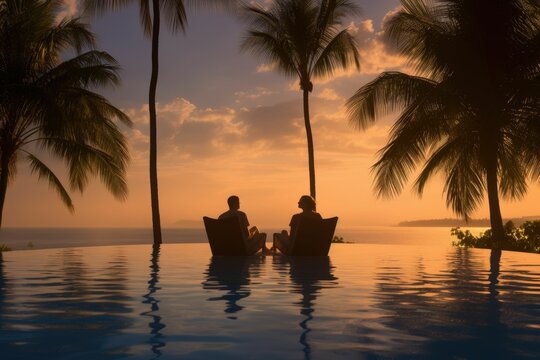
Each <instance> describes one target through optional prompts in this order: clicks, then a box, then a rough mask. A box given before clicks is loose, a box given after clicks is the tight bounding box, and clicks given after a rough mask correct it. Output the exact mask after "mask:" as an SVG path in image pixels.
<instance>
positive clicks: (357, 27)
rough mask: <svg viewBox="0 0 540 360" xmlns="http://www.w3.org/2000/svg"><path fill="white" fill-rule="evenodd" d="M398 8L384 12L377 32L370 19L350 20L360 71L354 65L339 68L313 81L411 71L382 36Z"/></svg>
mask: <svg viewBox="0 0 540 360" xmlns="http://www.w3.org/2000/svg"><path fill="white" fill-rule="evenodd" d="M399 9H400V8H396V9H394V10H391V11H389V12H388V13H386V14H385V16H384V18H383V20H382V23H381V28H382V29H383V30H382V31H379V32H376V31H375V27H374V24H373V20H372V19H367V20H364V21H362V22H360V23H355V22H354V21H352V22H351V23H350V24H349V25H348V27H347V28H348V29H349V31H350V33H351V34H352V35H353V36H354V38H355V40H356V42H357V44H358V49H359V51H358V52H359V55H360V71H358V70H357V69H356V68H354V67H350V68H348V69H346V70H342V69H339V70H337V71H336V72H334V74H332V75H331V76H329V77H327V78H320V79H316V80H315V81H314V83H316V84H327V83H330V82H332V81H334V80H336V79H339V78H350V77H354V76H360V75H378V74H379V73H381V72H383V71H388V70H396V71H404V72H412V69H411V67H410V66H409V65H408V61H407V58H406V57H405V56H402V55H401V54H399V53H398V51H397V49H396V48H395V46H394V45H392V44H390V43H389V42H388V41H387V40H386V39H385V36H384V28H385V24H386V23H387V21H388V20H389V19H390V18H391V17H392V16H393V15H395V14H396V12H397V11H398V10H399Z"/></svg>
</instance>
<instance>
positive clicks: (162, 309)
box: [0, 244, 540, 360]
mask: <svg viewBox="0 0 540 360" xmlns="http://www.w3.org/2000/svg"><path fill="white" fill-rule="evenodd" d="M0 349H1V356H0V357H1V359H5V360H8V359H157V358H160V359H385V358H388V359H395V358H399V359H509V358H517V359H519V358H523V359H537V358H539V356H540V257H539V256H538V255H537V254H522V253H513V252H503V254H502V258H501V259H500V263H497V262H495V263H492V264H490V252H489V251H488V250H480V249H468V250H465V249H458V248H452V247H445V246H441V247H422V246H397V245H367V244H334V245H332V249H331V252H330V256H329V257H322V258H287V257H284V256H277V255H276V256H267V257H262V256H253V257H243V258H242V257H240V258H236V257H232V258H219V257H212V256H211V254H210V250H209V248H208V245H206V244H172V245H163V246H162V247H161V249H159V250H154V249H152V247H151V246H149V245H131V246H109V247H89V248H69V249H54V250H34V251H14V252H9V253H4V255H3V260H2V261H0Z"/></svg>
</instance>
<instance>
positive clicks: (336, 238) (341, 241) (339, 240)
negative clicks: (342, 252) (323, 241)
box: [332, 235, 351, 244]
mask: <svg viewBox="0 0 540 360" xmlns="http://www.w3.org/2000/svg"><path fill="white" fill-rule="evenodd" d="M332 243H333V244H351V242H350V241H345V240H344V239H343V236H337V235H334V237H333V238H332Z"/></svg>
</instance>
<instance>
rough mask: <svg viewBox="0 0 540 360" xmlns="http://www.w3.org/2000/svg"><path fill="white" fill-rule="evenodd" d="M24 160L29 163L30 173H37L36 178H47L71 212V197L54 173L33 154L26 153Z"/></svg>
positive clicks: (72, 209) (72, 208)
mask: <svg viewBox="0 0 540 360" xmlns="http://www.w3.org/2000/svg"><path fill="white" fill-rule="evenodd" d="M26 160H27V161H28V162H29V164H30V170H31V172H32V173H36V174H37V175H38V178H39V179H40V180H41V179H44V180H47V182H48V183H49V186H50V187H51V188H52V189H54V190H55V191H56V193H57V194H58V196H60V199H61V200H62V202H63V203H64V205H66V207H67V208H68V209H69V211H71V212H73V211H74V210H75V209H74V207H73V202H72V201H71V197H70V196H69V194H68V192H67V191H66V189H65V188H64V186H63V185H62V183H61V182H60V180H59V179H58V177H56V175H55V174H54V173H53V171H52V170H51V169H50V168H49V167H47V165H45V164H44V163H43V162H42V161H41V160H39V159H38V158H37V157H35V156H34V155H32V154H30V153H27V154H26Z"/></svg>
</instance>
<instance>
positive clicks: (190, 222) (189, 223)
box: [173, 219, 203, 229]
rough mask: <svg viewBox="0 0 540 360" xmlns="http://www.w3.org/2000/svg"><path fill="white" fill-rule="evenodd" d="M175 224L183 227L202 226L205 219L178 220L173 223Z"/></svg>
mask: <svg viewBox="0 0 540 360" xmlns="http://www.w3.org/2000/svg"><path fill="white" fill-rule="evenodd" d="M173 225H174V226H175V227H176V226H178V227H182V228H188V229H191V228H202V227H203V221H202V219H201V220H186V219H182V220H178V221H175V222H174V223H173Z"/></svg>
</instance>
